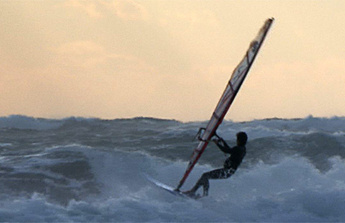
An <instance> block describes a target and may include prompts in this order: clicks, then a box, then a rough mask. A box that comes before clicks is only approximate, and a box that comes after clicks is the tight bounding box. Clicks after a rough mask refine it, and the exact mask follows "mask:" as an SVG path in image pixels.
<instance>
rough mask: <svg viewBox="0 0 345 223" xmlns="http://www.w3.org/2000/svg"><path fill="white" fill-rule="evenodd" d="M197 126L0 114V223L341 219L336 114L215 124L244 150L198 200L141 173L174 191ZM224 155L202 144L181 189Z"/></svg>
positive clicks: (342, 166) (343, 143) (344, 198)
mask: <svg viewBox="0 0 345 223" xmlns="http://www.w3.org/2000/svg"><path fill="white" fill-rule="evenodd" d="M206 124H207V122H188V123H183V122H179V121H175V120H162V119H154V118H133V119H116V120H102V119H95V118H94V119H91V118H73V117H72V118H66V119H59V120H55V119H54V120H53V119H37V118H31V117H25V116H8V117H2V118H0V188H1V190H0V221H1V222H3V221H5V222H121V221H126V222H231V221H239V222H248V221H251V222H252V221H260V222H262V221H265V222H277V221H279V222H281V221H284V222H287V221H289V222H297V221H298V222H301V221H303V222H305V221H308V222H311V221H313V222H330V221H332V222H344V221H345V211H344V210H345V209H344V208H345V162H344V158H345V118H343V117H333V118H314V117H307V118H304V119H293V120H284V119H269V120H254V121H250V122H232V121H224V122H223V124H222V125H221V126H220V128H219V129H218V131H217V133H218V134H219V135H220V136H222V137H224V139H225V140H227V141H228V143H229V144H230V145H235V135H236V133H237V132H238V131H245V132H247V134H248V136H249V141H248V144H247V156H246V157H245V159H244V161H243V163H242V164H241V166H240V168H239V169H238V170H237V172H236V173H235V174H234V175H233V176H232V177H231V178H229V179H226V180H211V181H210V191H209V196H208V197H204V198H202V199H199V200H193V199H185V198H181V197H176V196H174V195H172V194H170V193H167V192H166V191H164V190H162V189H160V188H158V187H156V186H155V185H153V184H152V183H151V182H149V181H148V180H147V179H146V178H145V175H149V176H151V177H153V178H155V179H156V180H159V181H160V182H162V183H164V184H167V185H170V186H172V187H176V186H177V184H178V182H179V180H180V179H181V177H182V175H183V173H184V171H185V169H186V167H187V163H188V159H189V157H190V155H191V153H192V151H193V148H194V147H195V146H196V145H197V142H196V141H193V138H194V136H195V134H196V133H197V131H198V128H200V127H205V126H206ZM225 159H226V156H224V154H223V153H222V152H221V151H220V150H218V149H217V147H216V146H215V145H213V144H210V145H209V147H208V148H207V149H206V151H205V152H204V154H203V156H202V157H201V159H200V161H199V163H198V164H197V165H196V166H195V168H194V170H193V171H192V172H191V174H190V177H189V178H188V179H187V181H186V183H185V185H184V186H183V187H182V189H186V190H187V189H190V188H191V187H192V186H193V184H194V183H195V182H196V181H197V179H198V178H199V177H200V175H201V174H202V173H203V172H205V171H209V170H212V169H214V168H218V167H221V166H222V164H223V161H224V160H225Z"/></svg>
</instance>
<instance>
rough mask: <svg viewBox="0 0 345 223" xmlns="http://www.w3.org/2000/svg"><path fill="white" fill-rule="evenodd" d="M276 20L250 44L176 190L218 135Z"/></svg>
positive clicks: (262, 30)
mask: <svg viewBox="0 0 345 223" xmlns="http://www.w3.org/2000/svg"><path fill="white" fill-rule="evenodd" d="M273 21H274V19H273V18H270V19H267V20H266V21H265V24H264V26H263V27H262V28H261V29H260V31H259V33H258V34H257V36H256V38H255V39H254V40H253V41H252V42H251V43H250V46H249V49H248V50H247V52H246V54H245V56H244V57H243V59H242V60H241V62H240V63H239V64H238V65H237V67H236V68H235V70H234V71H233V73H232V75H231V78H230V80H229V82H228V84H227V86H226V88H225V90H224V93H223V95H222V97H221V98H220V100H219V102H218V104H217V106H216V109H215V110H214V112H213V114H212V116H211V119H210V121H209V122H208V124H207V126H206V128H204V129H203V130H204V131H203V132H201V131H199V134H200V135H199V137H198V138H199V140H200V142H199V144H198V146H197V147H196V148H195V149H194V151H193V153H192V156H191V158H190V161H189V163H188V166H187V169H186V171H185V173H184V175H183V177H182V179H181V180H180V182H179V184H178V186H177V188H176V190H180V188H181V187H182V185H183V184H184V182H185V181H186V179H187V177H188V176H189V174H190V172H191V171H192V169H193V167H194V166H195V164H196V163H197V162H198V160H199V158H200V156H201V155H202V153H203V152H204V150H205V149H206V147H207V145H208V143H209V141H210V140H211V138H212V137H213V135H214V134H215V133H216V130H217V128H218V126H219V125H220V124H221V123H222V121H223V119H224V116H225V114H226V113H227V111H228V110H229V108H230V106H231V104H232V102H233V101H234V99H235V97H236V95H237V93H238V91H239V90H240V87H241V85H242V83H243V81H244V79H245V78H246V76H247V74H248V71H249V69H250V67H251V66H252V64H253V62H254V60H255V57H256V55H257V54H258V52H259V49H260V47H261V45H262V43H263V42H264V40H265V37H266V35H267V33H268V31H269V29H270V27H271V25H272V23H273Z"/></svg>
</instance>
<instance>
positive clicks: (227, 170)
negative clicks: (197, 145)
mask: <svg viewBox="0 0 345 223" xmlns="http://www.w3.org/2000/svg"><path fill="white" fill-rule="evenodd" d="M216 145H217V146H218V147H219V149H220V150H221V151H223V152H224V153H227V154H230V157H229V158H227V159H226V160H225V162H224V166H223V168H220V169H215V170H212V171H210V172H206V173H204V174H203V175H202V176H201V177H200V179H199V180H198V182H197V183H196V184H195V186H194V187H193V188H192V190H191V192H192V193H195V192H196V191H197V190H198V188H199V187H200V186H203V189H204V196H207V195H208V189H209V187H210V185H209V182H208V180H209V179H226V178H229V177H230V176H231V175H232V174H234V173H235V171H236V169H237V168H238V166H239V165H240V164H241V162H242V160H243V158H244V156H245V155H246V147H245V146H238V145H237V146H235V147H233V148H231V147H230V146H229V145H228V144H227V143H226V142H225V141H224V140H223V139H222V138H219V140H218V141H217V142H216Z"/></svg>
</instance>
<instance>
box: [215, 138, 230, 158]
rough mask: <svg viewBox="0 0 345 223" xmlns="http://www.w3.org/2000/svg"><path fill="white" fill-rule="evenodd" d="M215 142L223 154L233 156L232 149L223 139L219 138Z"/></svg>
mask: <svg viewBox="0 0 345 223" xmlns="http://www.w3.org/2000/svg"><path fill="white" fill-rule="evenodd" d="M213 142H214V143H215V144H216V145H217V146H218V148H219V149H220V150H221V151H222V152H223V153H229V154H231V147H230V146H229V145H228V144H227V143H226V142H225V140H224V139H223V138H220V137H217V139H214V140H213Z"/></svg>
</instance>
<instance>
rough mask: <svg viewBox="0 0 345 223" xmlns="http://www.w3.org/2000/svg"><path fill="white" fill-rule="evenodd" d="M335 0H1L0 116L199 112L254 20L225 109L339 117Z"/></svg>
mask: <svg viewBox="0 0 345 223" xmlns="http://www.w3.org/2000/svg"><path fill="white" fill-rule="evenodd" d="M344 11H345V1H344V0H327V1H326V0H325V1H321V0H266V1H264V0H241V1H239V0H212V1H210V0H193V1H191V0H188V1H186V0H141V1H135V0H113V1H111V0H108V1H100V0H99V1H79V0H67V1H62V0H59V1H45V0H35V1H29V0H21V1H18V0H1V1H0V27H1V32H0V116H8V115H12V114H22V115H27V116H34V117H44V118H63V117H69V116H81V117H98V118H104V119H114V118H131V117H137V116H145V117H147V116H148V117H156V118H167V119H177V120H180V121H204V120H208V119H209V118H210V116H211V114H212V112H213V109H214V108H215V106H216V104H217V102H218V100H219V98H220V96H221V94H222V92H223V90H224V88H225V86H226V84H227V81H228V80H229V78H230V75H231V73H232V71H233V69H234V68H235V67H236V65H237V64H238V63H239V61H240V60H241V59H242V57H243V56H244V54H245V51H246V50H247V48H248V46H249V44H250V42H251V40H252V39H253V38H254V37H255V36H256V34H257V33H258V31H259V29H260V28H261V26H262V25H263V24H264V21H265V20H266V19H267V18H270V17H274V18H275V22H274V23H273V26H272V28H271V30H270V32H269V34H268V36H267V39H266V41H265V42H264V44H263V46H262V48H261V50H260V53H259V55H258V57H257V58H256V61H255V62H254V65H253V67H252V69H251V71H250V72H249V75H248V77H247V79H246V81H245V82H244V84H243V86H242V88H241V91H240V93H239V94H238V95H237V98H236V99H235V102H234V103H233V105H232V107H231V109H230V111H229V112H228V114H227V116H226V117H225V118H226V119H228V120H230V119H231V120H234V121H249V120H253V119H262V118H272V117H279V118H300V117H301V118H303V117H306V116H308V115H312V116H315V117H331V116H345V100H344V99H345V13H344Z"/></svg>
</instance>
